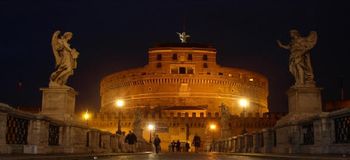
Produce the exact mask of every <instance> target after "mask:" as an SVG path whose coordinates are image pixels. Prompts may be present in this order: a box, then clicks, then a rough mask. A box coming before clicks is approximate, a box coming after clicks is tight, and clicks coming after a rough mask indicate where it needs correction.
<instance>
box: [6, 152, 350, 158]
mask: <svg viewBox="0 0 350 160" xmlns="http://www.w3.org/2000/svg"><path fill="white" fill-rule="evenodd" d="M39 159H40V160H45V159H48V160H94V159H95V160H229V159H230V160H301V159H303V160H314V159H318V160H350V155H348V157H343V156H341V155H288V154H255V153H160V154H154V153H149V152H143V153H134V154H132V153H113V154H98V155H85V154H84V155H83V154H70V155H58V154H57V155H0V160H39Z"/></svg>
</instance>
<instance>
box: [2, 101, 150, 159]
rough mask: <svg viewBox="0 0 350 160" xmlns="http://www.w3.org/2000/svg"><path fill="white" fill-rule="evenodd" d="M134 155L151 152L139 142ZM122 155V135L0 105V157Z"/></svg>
mask: <svg viewBox="0 0 350 160" xmlns="http://www.w3.org/2000/svg"><path fill="white" fill-rule="evenodd" d="M137 150H138V151H151V150H152V146H151V144H149V143H147V142H145V141H140V142H138V144H137ZM109 152H126V146H125V144H124V136H123V135H114V134H112V133H109V132H105V131H101V130H98V129H95V128H91V127H88V126H86V125H83V124H81V123H79V122H63V121H58V120H54V119H51V118H49V117H46V116H43V115H40V114H31V113H27V112H22V111H18V110H15V109H13V108H11V107H9V106H8V105H5V104H2V103H0V154H10V153H29V154H47V153H109Z"/></svg>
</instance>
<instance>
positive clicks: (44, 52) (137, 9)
mask: <svg viewBox="0 0 350 160" xmlns="http://www.w3.org/2000/svg"><path fill="white" fill-rule="evenodd" d="M349 12H350V6H349V5H346V4H345V2H344V4H341V3H339V2H333V1H325V2H321V1H319V0H308V1H304V0H289V1H288V0H284V1H272V0H271V1H270V0H244V1H243V0H228V1H221V0H213V1H210V0H192V1H191V0H185V1H166V0H159V1H150V0H147V1H118V0H99V1H97V0H96V1H92V0H75V1H74V0H50V1H35V2H32V1H18V0H0V24H1V25H0V32H1V35H0V73H1V78H0V102H2V103H7V104H9V105H11V106H18V105H20V106H40V105H41V92H40V90H39V88H41V87H47V86H48V82H49V76H50V74H51V73H52V72H53V71H54V63H55V62H54V56H53V53H52V49H51V36H52V34H53V32H54V31H56V30H61V31H63V32H66V31H70V32H73V39H72V40H71V47H73V48H76V49H77V50H78V51H79V52H80V55H79V58H78V68H77V69H76V70H75V73H74V75H73V76H72V77H70V78H69V80H68V85H69V86H71V87H73V88H75V89H76V90H77V91H78V92H79V96H78V97H77V106H78V108H80V109H81V108H86V107H88V108H90V109H95V110H97V109H98V108H99V104H100V102H99V99H100V96H99V82H100V80H101V79H102V77H104V76H106V75H108V74H111V73H113V72H117V71H121V70H124V69H128V68H133V67H139V66H143V65H145V64H146V63H147V50H148V48H150V47H152V45H153V44H155V43H158V42H179V40H178V37H177V35H176V32H182V31H183V30H185V31H186V32H187V33H189V34H190V35H191V39H190V42H199V43H200V42H203V43H212V44H214V46H215V47H216V48H217V50H218V53H217V58H218V59H217V61H218V63H219V64H221V65H223V66H228V67H238V68H244V69H248V70H252V71H256V72H259V73H262V74H264V75H266V76H267V78H268V79H269V90H270V92H269V98H268V99H269V108H270V111H272V112H285V111H287V96H286V94H285V92H286V90H287V89H288V88H289V86H291V85H292V84H293V77H292V76H291V74H290V73H289V71H288V57H289V56H288V54H289V52H288V51H287V50H284V49H282V48H279V47H278V46H277V43H276V40H277V39H279V40H281V41H282V42H284V43H287V42H289V38H290V37H289V30H290V29H298V30H299V31H300V32H301V34H302V35H304V36H305V35H307V34H308V33H309V31H311V30H315V31H317V32H318V36H319V39H318V43H317V45H316V46H315V48H314V49H313V50H312V52H311V59H312V65H313V68H314V74H315V80H316V82H317V86H319V87H322V88H323V91H322V94H323V101H330V100H339V98H340V86H341V81H343V86H344V88H345V98H349V97H350V93H349V92H350V87H349V85H350V84H349V82H350V72H349V68H350V67H349V62H350V61H349V58H350V47H349V46H350V43H349V42H350V41H349V37H350V31H349V30H350V21H349V16H348V15H350V14H349ZM19 82H21V83H22V86H21V87H18V83H19Z"/></svg>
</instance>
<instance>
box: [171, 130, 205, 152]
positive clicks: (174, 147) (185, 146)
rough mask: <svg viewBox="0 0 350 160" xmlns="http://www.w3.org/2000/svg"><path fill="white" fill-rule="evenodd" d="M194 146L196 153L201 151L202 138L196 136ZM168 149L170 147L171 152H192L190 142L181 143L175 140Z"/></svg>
mask: <svg viewBox="0 0 350 160" xmlns="http://www.w3.org/2000/svg"><path fill="white" fill-rule="evenodd" d="M181 144H182V145H181ZM192 146H194V148H195V152H198V151H199V148H200V146H201V138H200V137H199V136H198V135H197V134H195V136H194V137H193V141H192ZM168 147H169V152H189V151H190V143H188V142H186V143H181V142H180V140H177V141H176V142H175V140H173V141H172V142H171V143H170V144H169V146H168Z"/></svg>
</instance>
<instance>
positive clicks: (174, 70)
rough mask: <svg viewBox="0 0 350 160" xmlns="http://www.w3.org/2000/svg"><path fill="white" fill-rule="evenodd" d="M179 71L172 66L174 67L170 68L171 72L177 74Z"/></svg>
mask: <svg viewBox="0 0 350 160" xmlns="http://www.w3.org/2000/svg"><path fill="white" fill-rule="evenodd" d="M178 73H179V70H178V69H177V68H176V67H174V68H171V74H178Z"/></svg>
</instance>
